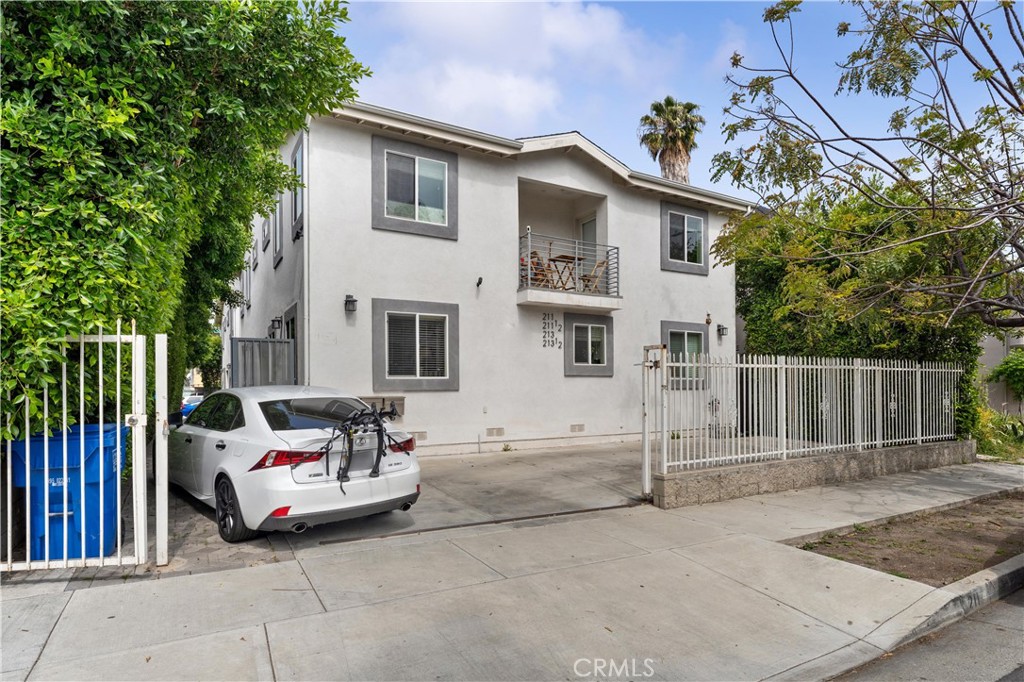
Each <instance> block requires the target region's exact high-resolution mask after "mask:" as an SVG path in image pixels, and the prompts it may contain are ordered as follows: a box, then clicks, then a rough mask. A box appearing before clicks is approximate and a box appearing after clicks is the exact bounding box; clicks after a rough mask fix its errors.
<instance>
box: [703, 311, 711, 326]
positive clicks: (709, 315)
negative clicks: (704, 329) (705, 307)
mask: <svg viewBox="0 0 1024 682" xmlns="http://www.w3.org/2000/svg"><path fill="white" fill-rule="evenodd" d="M704 324H706V325H708V326H709V327H710V326H711V311H710V310H709V311H708V315H707V317H705V318H704Z"/></svg>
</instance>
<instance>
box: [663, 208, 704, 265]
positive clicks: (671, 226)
mask: <svg viewBox="0 0 1024 682" xmlns="http://www.w3.org/2000/svg"><path fill="white" fill-rule="evenodd" d="M661 269H662V270H668V271H671V272H686V273H689V274H692V275H707V274H708V212H707V211H701V210H699V209H695V208H690V207H687V206H681V205H679V204H673V203H669V202H667V201H663V202H662V203H661Z"/></svg>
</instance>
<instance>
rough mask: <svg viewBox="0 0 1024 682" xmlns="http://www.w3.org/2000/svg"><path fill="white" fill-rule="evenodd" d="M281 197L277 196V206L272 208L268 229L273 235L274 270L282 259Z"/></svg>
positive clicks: (282, 220) (282, 226)
mask: <svg viewBox="0 0 1024 682" xmlns="http://www.w3.org/2000/svg"><path fill="white" fill-rule="evenodd" d="M281 203H282V202H281V195H280V194H279V195H277V204H276V205H275V206H274V212H273V213H272V214H271V215H270V229H271V232H272V233H273V235H274V267H275V268H276V267H277V265H278V263H280V262H281V259H282V258H283V257H284V252H283V249H284V225H282V224H281V223H282V222H284V218H283V217H282V215H281Z"/></svg>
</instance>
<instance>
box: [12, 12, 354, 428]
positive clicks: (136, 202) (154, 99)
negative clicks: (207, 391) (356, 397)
mask: <svg viewBox="0 0 1024 682" xmlns="http://www.w3.org/2000/svg"><path fill="white" fill-rule="evenodd" d="M0 12H2V15H0V18H2V40H3V46H4V49H3V52H2V55H0V62H2V73H3V84H4V87H3V93H2V101H0V131H2V134H3V137H2V142H0V172H2V182H3V187H4V192H3V197H2V204H0V208H2V212H3V230H2V236H0V250H2V252H3V254H4V267H3V270H2V273H0V312H2V317H3V320H4V324H3V327H2V329H0V394H3V395H5V396H6V395H8V392H9V394H10V395H12V396H19V395H26V396H27V398H28V408H29V411H30V414H31V415H32V417H33V419H35V418H37V417H38V416H39V414H40V412H41V410H42V401H41V398H40V396H39V394H38V393H37V392H35V389H36V388H37V386H38V383H37V382H45V383H50V384H53V383H55V382H56V380H57V379H56V378H55V377H54V373H55V372H57V369H56V368H57V366H58V363H59V362H60V358H61V349H62V343H61V341H60V340H61V339H63V338H64V337H65V336H67V335H75V334H78V333H80V332H82V331H83V330H89V331H91V330H93V329H95V328H96V327H97V326H98V325H104V326H105V328H106V329H108V330H109V329H111V328H112V325H113V322H114V320H116V319H117V318H123V319H125V320H136V321H137V323H138V326H139V329H140V332H142V333H156V332H164V331H168V330H172V329H173V330H174V333H175V335H176V336H177V337H178V338H176V339H173V342H174V343H172V345H173V347H176V348H178V349H179V352H178V354H177V355H176V356H175V357H174V359H175V360H176V361H177V362H178V363H181V364H179V366H178V367H177V369H175V370H173V371H172V372H171V377H172V381H174V380H175V377H179V378H180V377H181V376H183V375H184V363H185V362H186V361H188V362H189V363H195V362H197V361H198V360H199V359H200V358H201V357H202V356H203V354H204V352H205V347H206V345H205V338H206V336H207V334H208V332H209V325H208V322H207V320H208V319H209V317H210V314H211V307H212V306H213V304H214V302H215V301H216V300H217V299H219V298H224V297H226V296H227V295H228V292H229V287H228V282H229V281H230V280H231V278H232V277H233V276H234V275H235V273H237V271H238V270H239V269H240V268H241V266H242V262H243V257H244V254H245V250H246V248H247V246H248V245H249V243H250V239H251V235H250V227H249V221H250V219H251V216H252V215H254V214H258V213H265V212H267V211H268V210H269V209H270V206H271V205H272V202H273V200H274V198H275V197H276V195H277V193H278V192H279V191H281V190H282V189H286V188H289V187H293V186H295V185H296V183H297V180H296V178H295V177H294V176H293V175H292V173H291V171H290V169H289V168H288V166H287V165H286V164H284V163H282V162H281V161H280V159H279V158H278V154H277V149H278V148H279V146H280V145H281V144H283V142H284V140H285V136H286V135H287V134H288V133H290V132H291V131H295V130H298V129H300V128H301V127H302V126H303V125H304V124H305V121H306V117H307V116H309V115H317V114H324V113H327V112H328V111H330V110H331V109H332V108H333V107H335V106H338V105H340V104H341V103H343V102H344V101H347V100H349V99H351V98H352V97H353V96H354V89H353V84H354V83H355V82H356V81H357V80H358V79H359V78H361V77H362V76H364V75H366V74H367V73H368V72H367V70H366V69H365V68H364V67H363V66H362V65H361V64H359V63H358V62H356V61H355V59H354V58H353V56H352V54H351V53H350V52H349V50H348V49H347V47H346V46H345V40H344V38H343V37H341V36H339V35H338V34H337V33H336V26H337V24H339V23H340V22H344V21H347V10H346V9H345V8H344V7H343V6H341V5H340V4H339V3H338V2H337V1H336V0H325V1H323V2H315V3H303V2H299V0H288V1H279V0H252V1H250V2H241V1H238V0H231V1H227V2H189V1H184V2H173V3H172V2H149V3H147V2H127V1H125V2H121V1H118V0H99V1H96V2H87V3H83V2H48V3H36V2H13V1H12V2H4V3H3V4H2V6H0ZM176 321H177V322H176ZM5 400H6V399H5ZM8 407H10V406H9V405H8ZM15 421H18V420H15ZM4 426H5V427H6V424H4ZM16 429H17V426H16V425H15V429H14V430H15V431H16Z"/></svg>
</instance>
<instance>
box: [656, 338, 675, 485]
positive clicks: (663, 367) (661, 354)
mask: <svg viewBox="0 0 1024 682" xmlns="http://www.w3.org/2000/svg"><path fill="white" fill-rule="evenodd" d="M670 359H671V358H669V355H668V348H667V347H666V346H660V347H659V348H658V362H657V363H655V368H656V371H658V372H659V373H660V381H661V386H660V387H659V395H660V398H659V399H660V400H661V433H660V434H659V437H660V438H661V471H662V473H668V441H669V435H670V434H669V428H668V397H669V396H668V376H669V374H670V372H669V368H668V363H669V360H670ZM655 376H659V375H657V374H656V375H655Z"/></svg>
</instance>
